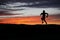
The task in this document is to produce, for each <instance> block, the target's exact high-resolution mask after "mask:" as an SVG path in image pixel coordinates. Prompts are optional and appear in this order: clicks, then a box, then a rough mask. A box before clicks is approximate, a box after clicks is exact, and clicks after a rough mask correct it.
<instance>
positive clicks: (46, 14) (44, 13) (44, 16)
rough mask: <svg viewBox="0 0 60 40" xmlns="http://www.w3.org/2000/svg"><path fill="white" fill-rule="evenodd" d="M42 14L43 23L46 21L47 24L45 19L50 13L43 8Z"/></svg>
mask: <svg viewBox="0 0 60 40" xmlns="http://www.w3.org/2000/svg"><path fill="white" fill-rule="evenodd" d="M40 16H41V20H42V24H43V23H44V22H45V23H46V24H47V22H46V20H45V19H46V18H47V17H48V13H46V12H45V10H43V13H41V14H40Z"/></svg>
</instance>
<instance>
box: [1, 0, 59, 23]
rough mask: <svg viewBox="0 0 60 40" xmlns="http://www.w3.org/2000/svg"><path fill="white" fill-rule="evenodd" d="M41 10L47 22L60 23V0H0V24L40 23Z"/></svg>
mask: <svg viewBox="0 0 60 40" xmlns="http://www.w3.org/2000/svg"><path fill="white" fill-rule="evenodd" d="M43 10H45V11H46V13H48V14H49V17H48V18H46V21H47V23H48V24H60V0H0V24H42V23H41V17H40V14H41V13H42V11H43Z"/></svg>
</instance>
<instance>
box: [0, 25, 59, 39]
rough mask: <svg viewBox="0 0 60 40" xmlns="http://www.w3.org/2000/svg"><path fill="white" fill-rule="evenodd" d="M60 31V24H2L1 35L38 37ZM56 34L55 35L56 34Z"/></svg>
mask: <svg viewBox="0 0 60 40" xmlns="http://www.w3.org/2000/svg"><path fill="white" fill-rule="evenodd" d="M51 33H53V34H55V33H60V25H55V24H48V25H39V24H38V25H24V24H21V25H16V24H0V36H1V37H6V36H7V37H6V38H14V39H15V38H20V37H26V36H27V37H38V35H40V36H41V34H45V35H46V34H51ZM18 36H19V37H18ZM54 36H55V35H54Z"/></svg>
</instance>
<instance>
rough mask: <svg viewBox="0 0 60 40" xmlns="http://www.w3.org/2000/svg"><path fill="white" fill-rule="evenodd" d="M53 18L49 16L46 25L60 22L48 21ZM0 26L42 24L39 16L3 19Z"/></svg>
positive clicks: (0, 20) (59, 22) (59, 21)
mask: <svg viewBox="0 0 60 40" xmlns="http://www.w3.org/2000/svg"><path fill="white" fill-rule="evenodd" d="M53 18H54V17H52V16H50V17H48V18H47V19H46V21H47V23H48V24H60V20H50V19H53ZM0 24H31V25H35V24H42V23H41V19H40V16H31V17H18V18H4V19H0Z"/></svg>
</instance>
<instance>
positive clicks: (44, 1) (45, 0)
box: [0, 0, 60, 7]
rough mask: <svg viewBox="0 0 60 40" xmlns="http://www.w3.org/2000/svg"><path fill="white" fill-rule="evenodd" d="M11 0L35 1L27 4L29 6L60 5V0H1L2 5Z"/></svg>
mask: <svg viewBox="0 0 60 40" xmlns="http://www.w3.org/2000/svg"><path fill="white" fill-rule="evenodd" d="M9 2H24V3H29V2H33V3H34V5H26V6H27V7H41V6H42V7H60V0H0V4H1V5H5V3H9ZM35 2H39V4H36V3H35ZM24 6H25V5H24Z"/></svg>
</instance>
